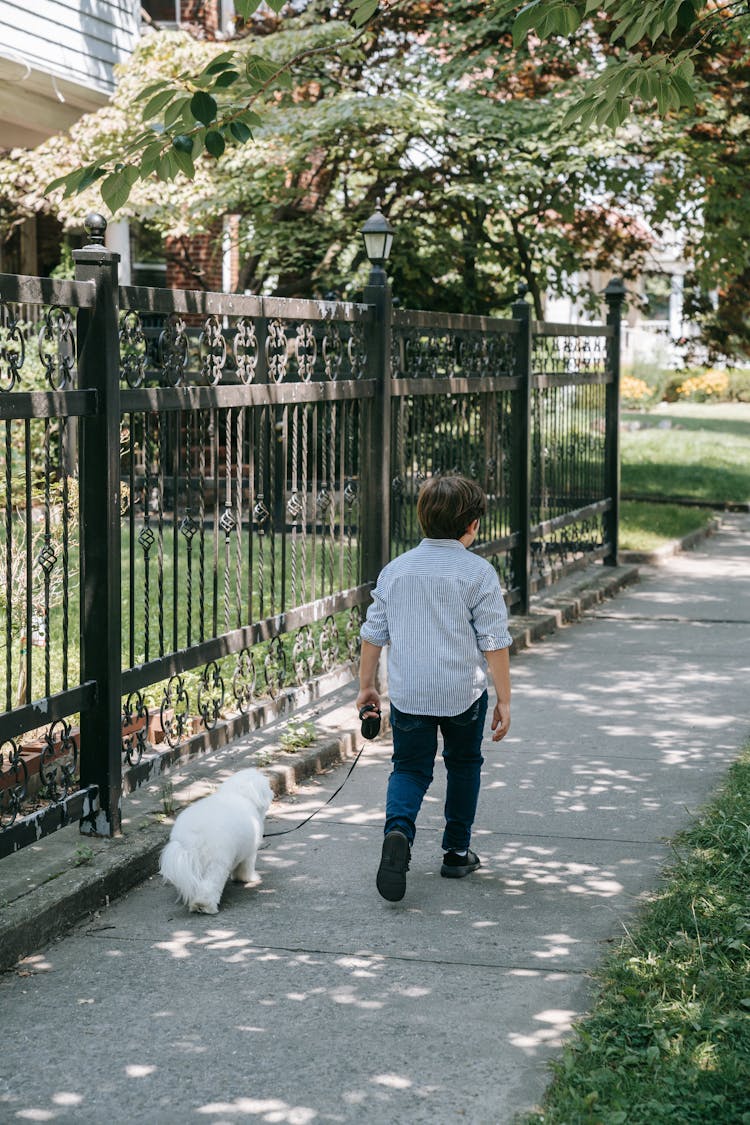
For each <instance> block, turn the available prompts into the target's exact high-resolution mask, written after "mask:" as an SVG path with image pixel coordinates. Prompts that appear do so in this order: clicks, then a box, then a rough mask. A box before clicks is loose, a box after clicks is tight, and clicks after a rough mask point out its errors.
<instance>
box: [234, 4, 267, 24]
mask: <svg viewBox="0 0 750 1125" xmlns="http://www.w3.org/2000/svg"><path fill="white" fill-rule="evenodd" d="M261 2H262V0H234V10H235V12H236V13H237V15H238V16H242V18H243V19H244V20H249V19H250V16H251V15H252V14H253V12H255V11H257V9H258V8H259V7H260V5H261Z"/></svg>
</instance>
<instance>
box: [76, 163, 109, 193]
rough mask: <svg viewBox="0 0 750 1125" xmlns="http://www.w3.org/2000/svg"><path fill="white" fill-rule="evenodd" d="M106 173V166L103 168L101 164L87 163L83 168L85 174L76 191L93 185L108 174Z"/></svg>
mask: <svg viewBox="0 0 750 1125" xmlns="http://www.w3.org/2000/svg"><path fill="white" fill-rule="evenodd" d="M106 174H107V170H106V168H102V166H101V165H100V164H89V165H87V166H86V167H85V168H84V169H83V175H82V176H81V179H80V180H79V182H78V185H77V187H76V189H75V190H76V192H79V191H85V190H86V188H87V187H91V185H92V184H95V183H96V181H97V180H100V179H101V178H102V176H106Z"/></svg>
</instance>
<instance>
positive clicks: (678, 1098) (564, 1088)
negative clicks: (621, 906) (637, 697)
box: [527, 751, 750, 1125]
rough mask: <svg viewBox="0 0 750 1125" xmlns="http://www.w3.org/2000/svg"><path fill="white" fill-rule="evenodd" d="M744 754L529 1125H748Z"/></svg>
mask: <svg viewBox="0 0 750 1125" xmlns="http://www.w3.org/2000/svg"><path fill="white" fill-rule="evenodd" d="M749 823H750V755H749V754H748V752H747V751H746V752H745V754H744V756H743V757H742V758H741V760H740V761H738V762H736V763H735V764H734V765H733V766H732V767H731V769H730V770H729V773H728V776H727V779H726V781H725V783H724V785H723V787H722V791H721V793H720V794H719V795H718V797H717V798H716V800H715V801H714V802H713V804H712V805H711V806H710V807H709V808H708V809H707V810H706V811H705V812H704V814H703V815H702V816H701V817H700V819H699V820H698V821H697V822H696V823H695V825H694V826H693V827H691V828H690V829H688V830H687V831H686V832H683V833H681V834H680V835H679V836H678V837H677V838H676V839H675V841H674V842H673V853H674V860H673V862H672V864H671V867H670V869H669V870H668V872H667V877H668V878H667V883H666V886H665V888H664V890H663V891H662V892H661V893H660V894H659V895H658V896H657V897H656V899H655V900H654V901H653V902H652V903H650V904H649V905H648V906H647V907H646V908H645V909H644V910H643V911H642V913H641V916H640V919H639V921H638V924H637V926H635V927H633V928H632V929H630V930H628V931H626V933H627V936H626V938H625V939H624V940H623V942H622V943H621V945H620V948H619V949H618V950H617V951H616V953H615V954H614V955H613V956H611V957H610V958H609V959H608V960H607V962H606V963H605V964H604V966H603V967H602V968H601V969H600V971H599V973H598V974H597V976H598V982H599V987H600V994H599V997H598V999H597V1002H596V1005H595V1007H594V1010H593V1012H592V1013H591V1015H590V1016H588V1017H586V1019H584V1020H583V1021H582V1022H581V1023H580V1024H579V1026H578V1028H577V1030H576V1034H575V1039H574V1041H573V1042H572V1043H570V1044H569V1045H568V1046H567V1047H566V1048H565V1049H564V1052H563V1057H562V1060H561V1061H560V1062H559V1063H556V1064H555V1065H554V1068H553V1069H554V1072H555V1075H556V1077H555V1081H554V1082H553V1084H552V1086H551V1088H550V1090H549V1091H548V1093H547V1095H546V1097H545V1101H544V1107H543V1109H542V1110H541V1111H540V1112H539V1113H535V1114H533V1115H532V1116H531V1117H529V1118H528V1122H527V1125H563V1123H565V1125H569V1123H570V1122H574V1121H575V1122H579V1123H580V1125H599V1123H602V1125H604V1123H606V1125H626V1123H628V1122H646V1121H647V1122H649V1125H662V1123H663V1125H666V1123H668V1122H669V1123H671V1122H674V1121H679V1122H681V1123H684V1125H691V1123H696V1125H698V1123H708V1122H714V1121H721V1122H726V1123H727V1125H730V1123H733V1125H747V1123H748V1122H750V994H749V990H748V973H750V912H749V911H748V899H747V864H748V858H750V846H749V841H748V824H749Z"/></svg>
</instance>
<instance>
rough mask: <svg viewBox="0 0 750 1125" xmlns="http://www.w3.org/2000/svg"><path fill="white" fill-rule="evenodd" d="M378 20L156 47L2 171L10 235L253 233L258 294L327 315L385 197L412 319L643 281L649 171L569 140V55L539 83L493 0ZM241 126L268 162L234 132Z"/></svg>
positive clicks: (587, 136)
mask: <svg viewBox="0 0 750 1125" xmlns="http://www.w3.org/2000/svg"><path fill="white" fill-rule="evenodd" d="M378 21H379V22H378V24H377V27H376V28H372V27H371V26H370V25H369V24H368V25H366V27H365V28H364V29H361V30H360V31H354V32H353V31H352V29H351V28H350V27H349V26H348V25H347V24H345V23H343V22H342V21H341V20H340V19H336V18H331V15H330V9H329V6H328V5H325V4H322V3H319V2H318V0H309V2H308V3H306V4H303V5H300V6H299V9H298V11H297V14H296V15H285V16H284V18H283V19H282V18H279V19H276V20H271V19H266V20H265V21H264V22H262V23H258V24H257V26H256V25H255V24H253V26H252V28H251V29H250V32H249V33H248V34H247V35H246V36H245V38H242V39H240V40H239V41H237V43H236V44H234V45H232V46H231V48H228V47H226V45H225V44H222V45H217V44H212V43H209V42H205V41H202V42H198V41H196V40H193V39H191V38H190V37H189V36H187V35H186V34H183V33H180V32H160V33H152V34H148V35H146V36H145V37H144V39H143V41H142V43H141V44H140V46H139V47H138V49H137V50H136V52H135V54H134V56H133V58H132V60H131V62H130V63H129V64H128V66H127V68H125V69H124V70H123V72H122V74H121V77H120V82H119V85H118V89H117V92H116V95H115V98H114V101H113V104H112V105H111V106H108V107H107V108H106V109H103V110H100V111H99V112H98V113H96V114H91V115H87V116H86V117H84V118H83V119H82V120H81V121H80V122H78V123H77V124H76V125H75V126H74V127H73V128H72V129H71V131H70V135H69V136H68V137H65V138H53V139H51V140H50V141H49V142H47V143H46V144H44V145H42V146H40V148H39V149H37V150H36V151H35V153H34V154H33V156H31V155H29V154H25V153H22V152H15V153H13V155H12V158H11V159H10V160H7V161H4V162H3V161H0V200H1V199H3V198H5V200H6V211H7V218H6V221H12V217H13V216H14V215H21V214H30V213H33V212H34V211H35V210H37V209H40V208H43V207H51V208H53V209H54V210H55V211H56V212H57V213H58V214H59V216H60V217H61V218H62V219H63V221H64V222H65V224H66V225H67V226H68V227H69V228H70V227H75V226H79V225H80V224H81V222H82V220H83V217H84V215H85V214H86V213H87V212H88V211H90V210H92V209H96V207H97V206H100V202H99V200H98V194H99V187H101V188H103V189H104V198H105V201H106V202H107V203H108V204H109V206H110V208H111V209H118V214H120V215H122V216H123V217H125V218H129V217H138V218H139V219H140V220H141V221H144V222H146V223H147V224H150V225H151V226H153V227H154V228H155V229H157V230H159V231H161V232H162V233H164V234H167V235H170V236H172V237H173V238H176V239H180V238H183V237H185V236H187V235H190V234H195V233H201V232H209V231H212V230H214V229H215V223H216V221H217V219H218V218H220V217H221V216H222V215H224V214H234V215H237V216H239V227H238V239H239V250H240V258H241V263H242V265H241V278H240V286H239V287H240V288H241V289H248V290H251V291H254V292H262V293H276V294H279V295H283V296H312V295H321V294H325V293H328V292H331V291H334V292H339V293H342V292H344V291H347V290H348V291H349V293H351V292H352V286H353V285H354V286H356V284H357V279H361V280H364V276H365V269H366V263H365V261H364V255H363V252H362V250H361V249H360V248H358V247H355V246H354V245H353V242H354V241H355V232H356V227H357V225H359V224H360V223H361V222H362V221H363V220H364V219H365V218H366V217H367V216H368V214H369V213H370V212H371V211H372V209H373V207H374V206H375V202H376V199H377V198H378V197H380V198H382V199H383V201H384V202H383V206H384V210H385V211H386V213H387V214H388V216H389V218H390V220H391V221H392V222H393V224H394V225H395V226H396V227H397V231H398V237H397V240H396V244H395V246H394V252H393V257H392V263H391V268H390V272H391V275H392V277H393V281H394V289H395V292H396V293H397V294H398V295H399V296H400V298H401V299H402V300H404V301H406V302H407V303H409V304H412V305H413V304H414V303H415V301H414V296H413V295H414V294H415V293H416V294H419V302H420V303H423V304H426V305H429V306H430V307H432V308H436V309H440V308H451V309H453V310H461V311H464V312H474V313H488V312H502V311H503V310H505V309H507V305H508V304H509V302H510V301H511V300H512V299H513V297H514V295H515V291H516V286H517V283H518V281H519V280H520V279H523V280H524V281H525V283H526V285H527V287H528V289H529V290H530V293H531V296H532V299H533V301H534V304H535V311H536V313H537V315H538V316H540V315H542V311H543V308H542V305H543V295H544V293H545V291H550V290H552V291H556V292H571V293H572V292H573V291H574V286H573V282H572V275H573V274H574V273H575V272H576V271H580V270H586V269H588V268H590V269H595V270H596V269H607V270H617V271H619V272H621V273H622V274H623V276H625V277H633V276H635V275H636V274H637V272H638V271H639V270H640V269H641V268H642V266H643V263H644V257H645V254H646V253H647V252H648V251H649V249H650V247H651V244H652V236H651V234H650V233H649V232H648V230H647V229H646V228H645V227H644V225H643V224H642V223H639V222H637V221H636V220H635V219H634V218H632V217H631V216H629V215H628V213H627V211H626V210H625V209H623V207H622V206H621V203H622V200H623V194H622V189H623V176H625V178H626V179H627V180H628V183H629V179H630V172H629V171H628V172H625V171H624V170H623V169H622V168H620V167H619V165H618V161H619V156H618V152H619V149H618V145H617V142H616V140H615V139H614V138H612V137H607V136H605V135H602V134H601V133H600V132H599V131H597V130H591V129H582V128H580V127H578V126H573V127H571V129H569V130H568V132H567V133H564V132H563V130H562V120H563V117H564V114H565V112H566V109H567V107H568V105H569V104H570V96H571V95H569V94H568V93H566V92H565V88H564V86H565V82H566V81H567V80H568V79H570V78H572V77H573V76H574V74H575V67H573V66H572V64H571V61H570V59H569V57H568V56H569V52H568V51H567V49H566V47H565V46H564V45H563V46H562V47H561V48H560V49H559V50H558V51H557V52H553V57H552V58H551V59H550V60H549V62H548V64H547V65H546V66H545V68H544V69H541V68H540V67H539V65H538V60H537V59H536V57H535V54H534V51H533V50H531V49H529V48H527V47H526V46H525V45H524V46H521V47H518V48H514V47H513V45H512V40H511V35H510V23H509V21H507V20H506V21H502V20H500V21H498V19H497V18H496V16H495V15H494V14H493V12H492V11H491V10H490V9H488V8H487V5H485V4H483V3H480V2H479V0H472V2H471V3H464V2H463V0H442V2H441V3H440V4H439V5H426V4H425V3H424V2H423V0H402V2H401V3H400V4H394V5H392V6H391V7H390V8H384V9H382V10H381V12H380V14H379V16H378ZM378 29H379V33H376V32H378ZM258 59H263V60H266V62H265V69H263V67H260V63H258V61H257V60H258ZM291 59H296V60H297V61H296V62H295V68H294V73H293V78H292V80H291V84H290V83H288V82H286V80H285V83H286V84H282V85H279V84H278V83H277V82H276V80H275V79H274V82H271V83H270V84H269V85H267V86H264V87H263V88H262V89H260V88H258V89H257V90H256V92H255V94H254V95H253V97H254V99H255V100H254V101H253V109H252V111H250V110H248V109H247V98H246V96H245V95H246V94H247V95H248V97H249V96H250V95H249V94H248V91H249V90H250V86H248V81H249V80H248V78H247V75H248V73H249V72H251V73H252V74H253V75H256V72H258V68H259V67H260V70H262V72H263V73H264V74H266V73H268V74H270V69H269V68H272V67H274V66H276V67H281V66H282V64H283V65H284V66H286V64H287V63H288V62H289V60H291ZM277 73H280V72H277V71H274V74H277ZM284 73H285V74H287V75H288V73H289V71H288V70H286V71H284ZM234 75H238V77H236V78H235V77H234ZM230 79H231V81H230ZM253 81H255V78H253ZM269 81H270V80H269ZM251 85H252V83H251ZM146 91H148V93H146ZM243 99H244V100H243ZM261 103H262V104H261ZM214 107H215V108H214ZM241 107H244V108H241ZM214 113H215V115H216V116H215V117H214V116H213V115H214ZM243 114H245V116H244V117H243ZM250 114H252V115H255V116H252V118H251V116H248V115H250ZM141 118H144V120H141ZM256 118H257V119H256ZM222 122H223V123H224V124H222ZM243 123H244V124H245V125H246V126H247V129H248V130H249V132H251V133H252V143H249V139H248V142H247V143H246V142H244V141H243V140H242V136H244V133H243V130H242V129H238V128H237V127H235V128H234V130H233V129H232V125H234V126H238V125H240V124H243ZM149 130H150V131H151V136H152V140H151V141H150V142H149V144H148V145H147V146H146V149H145V150H143V153H144V155H143V158H141V156H139V155H138V154H139V152H140V151H141V150H139V149H138V145H139V144H140V143H142V142H143V138H144V137H145V135H146V132H148V131H149ZM154 130H155V131H154ZM211 132H213V133H221V137H222V143H223V149H222V151H221V153H219V148H220V147H221V146H220V145H219V143H218V142H214V141H211V142H210V143H209V142H208V136H209V134H210V133H211ZM240 134H241V135H242V136H240ZM153 138H155V139H153ZM175 142H176V144H175ZM165 146H166V147H165ZM212 147H213V151H212ZM188 148H189V150H190V151H189V152H188ZM112 153H116V154H117V160H116V164H119V165H121V167H120V168H119V171H117V170H116V169H115V165H113V164H112V163H111V161H110V162H109V163H108V160H109V157H110V155H111V154H112ZM129 161H130V163H128V162H129ZM94 165H96V169H97V176H98V178H97V179H93V180H92V178H91V176H93V172H92V171H91V170H92V169H93V168H94ZM86 169H88V171H89V173H91V175H88V174H84V173H85V170H86ZM105 170H106V175H105V174H103V175H98V173H99V172H104V171H105ZM136 172H137V174H136ZM60 173H64V176H65V178H66V183H67V187H68V188H70V187H71V186H73V187H77V188H78V189H79V191H78V194H74V195H67V196H66V195H65V191H64V188H63V185H62V184H61V185H60V187H59V188H56V189H55V190H53V191H51V192H50V193H49V194H48V196H47V198H46V199H45V198H42V197H41V196H40V194H39V189H38V185H39V183H40V181H41V182H44V181H45V179H47V178H49V179H51V178H52V177H53V176H54V175H58V179H59V174H60ZM87 183H88V185H89V186H88V187H86V186H85V185H86V184H87ZM105 184H106V188H105V186H104V185H105ZM126 188H127V189H128V190H127V191H126ZM628 190H629V188H628ZM126 199H127V201H126ZM353 279H354V280H353ZM354 291H355V292H356V288H355V290H354ZM578 295H579V296H582V299H584V300H585V299H586V294H583V295H580V294H578Z"/></svg>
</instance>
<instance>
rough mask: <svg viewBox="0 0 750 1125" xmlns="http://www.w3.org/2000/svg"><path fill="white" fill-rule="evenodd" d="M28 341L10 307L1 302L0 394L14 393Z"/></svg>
mask: <svg viewBox="0 0 750 1125" xmlns="http://www.w3.org/2000/svg"><path fill="white" fill-rule="evenodd" d="M25 358H26V340H25V339H24V335H23V332H22V331H21V326H20V324H19V323H18V321H17V320H16V318H15V317H14V316H13V314H12V312H11V310H10V308H9V306H8V305H6V304H5V302H4V301H0V392H2V391H12V390H13V388H14V387H15V385H16V383H18V382H19V380H20V378H21V368H22V367H23V364H24V360H25Z"/></svg>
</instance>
